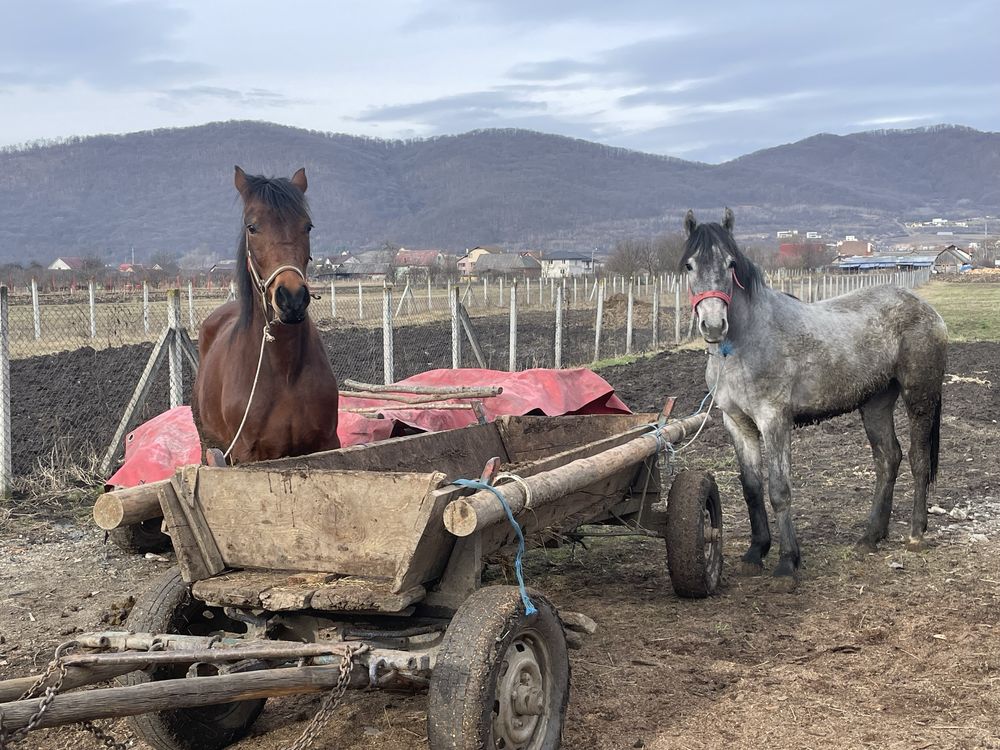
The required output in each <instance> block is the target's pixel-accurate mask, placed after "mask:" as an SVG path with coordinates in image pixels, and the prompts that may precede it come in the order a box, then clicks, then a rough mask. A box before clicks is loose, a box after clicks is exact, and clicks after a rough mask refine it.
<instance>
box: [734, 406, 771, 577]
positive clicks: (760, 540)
mask: <svg viewBox="0 0 1000 750" xmlns="http://www.w3.org/2000/svg"><path fill="white" fill-rule="evenodd" d="M722 422H723V424H725V426H726V430H727V431H728V432H729V437H730V438H732V441H733V448H734V449H735V450H736V461H737V463H739V465H740V484H741V485H742V486H743V498H744V499H745V500H746V502H747V512H748V513H749V514H750V547H749V549H747V551H746V552H745V553H743V562H742V566H741V568H742V571H743V574H744V575H759V574H760V573H761V572H763V570H764V557H765V556H766V555H767V553H768V550H770V549H771V530H770V528H768V525H767V508H766V507H765V506H764V477H763V474H762V472H761V454H760V435H759V433H758V432H757V428H756V427H754V425H753V423H751V422H750V420H749V419H747V418H746V417H742V418H738V419H736V420H734V419H733V418H732V417H730V416H729V415H728V414H723V416H722Z"/></svg>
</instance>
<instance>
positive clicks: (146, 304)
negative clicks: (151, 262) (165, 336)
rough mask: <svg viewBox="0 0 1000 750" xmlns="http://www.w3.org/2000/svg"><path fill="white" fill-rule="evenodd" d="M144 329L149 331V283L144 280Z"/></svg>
mask: <svg viewBox="0 0 1000 750" xmlns="http://www.w3.org/2000/svg"><path fill="white" fill-rule="evenodd" d="M142 330H143V331H145V332H146V333H149V284H147V283H146V282H145V281H144V282H142Z"/></svg>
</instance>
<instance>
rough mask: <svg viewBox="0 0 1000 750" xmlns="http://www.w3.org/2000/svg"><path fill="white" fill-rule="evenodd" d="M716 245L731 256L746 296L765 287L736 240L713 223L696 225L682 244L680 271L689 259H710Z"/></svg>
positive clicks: (762, 275) (762, 273) (763, 279)
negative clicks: (682, 252)
mask: <svg viewBox="0 0 1000 750" xmlns="http://www.w3.org/2000/svg"><path fill="white" fill-rule="evenodd" d="M716 245H717V246H719V247H723V248H725V249H726V252H728V253H729V254H730V255H732V256H733V261H734V262H735V263H736V268H735V269H734V270H735V271H736V278H737V279H739V282H740V284H742V285H743V288H744V289H746V292H747V294H748V295H750V296H753V293H754V292H755V291H757V290H758V289H763V288H764V287H766V286H767V281H766V280H765V278H764V272H763V271H761V270H760V267H758V266H757V264H756V263H754V262H753V261H752V260H750V259H749V258H748V257H747V256H746V255H745V254H744V253H743V251H742V250H740V248H739V246H738V245H737V244H736V240H734V239H733V235H732V232H730V231H728V230H727V229H725V228H724V227H723V226H722V225H721V224H716V223H714V222H710V223H706V224H698V225H697V226H696V227H695V228H694V229H693V230H692V232H691V234H690V235H689V236H688V238H687V242H685V243H684V254H683V255H682V256H681V263H680V268H681V270H682V271H683V269H684V264H685V263H687V262H688V261H689V260H690V259H691V258H697V259H698V260H702V259H711V256H712V248H713V247H714V246H716Z"/></svg>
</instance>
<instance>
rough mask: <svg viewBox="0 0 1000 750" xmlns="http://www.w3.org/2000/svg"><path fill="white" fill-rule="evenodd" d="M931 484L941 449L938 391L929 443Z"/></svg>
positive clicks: (939, 396) (935, 478) (934, 478)
mask: <svg viewBox="0 0 1000 750" xmlns="http://www.w3.org/2000/svg"><path fill="white" fill-rule="evenodd" d="M930 449H931V450H930V453H931V455H930V459H931V471H930V481H931V484H933V483H934V482H936V481H937V472H938V453H939V451H940V450H941V392H940V391H938V394H937V398H936V399H935V400H934V417H933V418H932V420H931V445H930Z"/></svg>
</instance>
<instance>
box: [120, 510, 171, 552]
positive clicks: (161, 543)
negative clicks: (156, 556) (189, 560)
mask: <svg viewBox="0 0 1000 750" xmlns="http://www.w3.org/2000/svg"><path fill="white" fill-rule="evenodd" d="M162 522H163V519H162V518H150V519H149V520H148V521H142V522H141V523H134V524H130V525H128V526H119V527H118V528H117V529H111V531H109V532H108V538H110V539H111V541H112V542H114V544H115V546H116V547H117V548H118V549H120V550H121V551H122V552H126V553H128V554H130V555H137V554H145V553H146V552H166V551H167V550H169V549H170V537H169V536H167V535H166V534H164V533H163V532H162V531H160V524H161V523H162Z"/></svg>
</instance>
